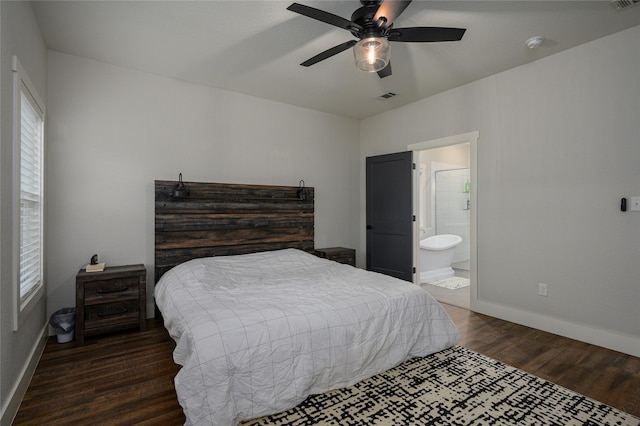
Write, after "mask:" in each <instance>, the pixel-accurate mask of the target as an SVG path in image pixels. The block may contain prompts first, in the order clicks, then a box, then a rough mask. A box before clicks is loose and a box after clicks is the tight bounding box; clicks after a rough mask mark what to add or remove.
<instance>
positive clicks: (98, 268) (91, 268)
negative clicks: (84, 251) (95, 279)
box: [84, 262, 105, 272]
mask: <svg viewBox="0 0 640 426" xmlns="http://www.w3.org/2000/svg"><path fill="white" fill-rule="evenodd" d="M104 267H105V264H104V262H102V263H96V264H95V265H91V264H89V265H87V266H85V267H84V269H85V271H87V272H100V271H104Z"/></svg>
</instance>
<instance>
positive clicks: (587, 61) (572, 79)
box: [360, 26, 640, 356]
mask: <svg viewBox="0 0 640 426" xmlns="http://www.w3.org/2000/svg"><path fill="white" fill-rule="evenodd" d="M638 40H640V26H637V27H634V28H631V29H628V30H626V31H623V32H620V33H617V34H614V35H611V36H608V37H605V38H602V39H599V40H596V41H593V42H591V43H588V44H585V45H582V46H578V47H576V48H573V49H570V50H568V51H565V52H562V53H558V54H556V55H553V56H550V57H547V58H544V59H541V60H538V61H536V62H533V63H530V64H528V65H524V66H521V67H518V68H515V69H512V70H509V71H506V72H503V73H500V74H497V75H494V76H491V77H488V78H485V79H483V80H480V81H477V82H474V83H471V84H469V85H466V86H464V87H460V88H457V89H454V90H451V91H448V92H446V93H442V94H440V95H436V96H433V97H430V98H427V99H424V100H421V101H419V102H416V103H414V104H411V105H408V106H406V107H403V108H398V109H395V110H393V111H390V112H388V113H385V114H381V115H378V116H376V117H372V118H370V119H367V120H363V121H362V122H361V126H360V128H361V179H362V180H363V181H364V158H365V157H366V156H370V155H377V154H383V153H389V152H395V151H403V150H406V148H407V145H409V144H412V143H417V142H421V141H426V140H430V139H436V138H440V137H445V136H449V135H454V134H459V133H465V132H469V131H475V130H479V134H480V139H479V141H478V153H477V155H478V182H477V188H478V193H477V196H478V200H477V218H478V271H477V273H478V276H477V277H478V278H477V292H478V293H477V300H475V303H474V301H473V300H472V307H474V309H476V310H478V311H481V312H485V313H489V314H491V315H494V316H498V317H502V318H506V319H510V320H513V321H516V322H520V323H524V324H527V325H531V326H535V327H538V328H542V329H545V330H549V331H552V332H555V333H558V334H563V335H568V336H570V337H574V338H577V339H580V340H584V341H589V342H592V343H596V344H599V345H602V346H607V347H611V348H614V349H618V350H621V351H623V352H627V353H631V354H634V355H636V356H639V355H640V309H638V306H639V303H640V285H639V283H640V262H639V260H640V212H626V213H622V212H620V198H621V197H630V196H634V195H640V167H638V165H637V162H638V159H640V120H639V119H638V118H639V115H638V112H639V111H640V78H638V76H640V44H638V43H637V41H638ZM363 185H364V184H362V185H361V190H363V188H364V186H363ZM360 216H361V220H363V218H364V203H363V204H362V207H361V214H360ZM364 247H365V245H364V236H363V237H362V238H361V242H360V249H363V248H364ZM538 283H546V284H548V289H549V295H548V297H541V296H538V294H537V291H538Z"/></svg>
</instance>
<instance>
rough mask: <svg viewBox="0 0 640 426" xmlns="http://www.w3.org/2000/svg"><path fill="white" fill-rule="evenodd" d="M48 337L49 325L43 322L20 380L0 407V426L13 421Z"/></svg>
mask: <svg viewBox="0 0 640 426" xmlns="http://www.w3.org/2000/svg"><path fill="white" fill-rule="evenodd" d="M48 337H49V325H48V324H45V325H44V327H43V328H42V332H41V333H40V337H38V340H37V341H36V342H35V344H34V345H33V348H32V349H31V353H30V354H29V360H28V361H27V362H26V363H25V364H24V365H23V367H22V371H21V372H20V380H18V382H17V383H16V384H15V385H14V387H13V389H11V393H10V395H11V396H10V397H9V398H8V399H7V404H6V405H5V406H3V407H2V417H1V418H0V425H1V426H10V425H11V423H13V419H14V418H15V416H16V414H18V409H19V408H20V404H21V403H22V399H23V398H24V395H25V394H26V393H27V388H28V387H29V383H31V378H32V377H33V374H34V373H35V371H36V367H37V366H38V362H39V361H40V357H41V356H42V353H43V352H44V347H45V345H46V344H47V338H48Z"/></svg>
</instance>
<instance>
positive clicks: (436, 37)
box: [387, 27, 466, 42]
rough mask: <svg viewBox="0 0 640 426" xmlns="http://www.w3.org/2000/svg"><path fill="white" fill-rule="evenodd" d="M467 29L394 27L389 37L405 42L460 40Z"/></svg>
mask: <svg viewBox="0 0 640 426" xmlns="http://www.w3.org/2000/svg"><path fill="white" fill-rule="evenodd" d="M465 31H466V29H465V28H445V27H411V28H392V29H391V30H389V33H388V36H387V39H388V40H389V41H403V42H433V41H458V40H460V39H461V38H462V36H463V35H464V32H465Z"/></svg>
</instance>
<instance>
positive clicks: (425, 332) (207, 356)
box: [155, 249, 458, 426]
mask: <svg viewBox="0 0 640 426" xmlns="http://www.w3.org/2000/svg"><path fill="white" fill-rule="evenodd" d="M155 296H156V302H157V304H158V307H159V308H160V311H161V312H162V315H163V317H164V321H165V326H166V328H167V330H169V333H170V335H171V337H172V338H173V339H175V341H176V344H177V346H176V349H175V351H174V354H173V357H174V360H175V362H176V363H178V364H180V365H182V366H183V367H182V368H181V369H180V371H179V372H178V375H177V376H176V379H175V386H176V392H177V395H178V400H179V401H180V404H181V405H182V407H183V409H184V412H185V415H186V417H187V424H188V425H216V426H217V425H229V424H236V423H238V422H239V421H241V420H247V419H252V418H255V417H260V416H263V415H267V414H273V413H277V412H280V411H283V410H285V409H288V408H291V407H294V406H295V405H297V404H299V403H300V402H302V401H303V400H304V399H305V398H306V397H307V396H308V395H310V394H316V393H322V392H326V391H327V390H330V389H335V388H340V387H344V386H349V385H352V384H354V383H356V382H358V381H360V380H363V379H365V378H367V377H370V376H372V375H374V374H377V373H379V372H382V371H384V370H387V369H389V368H391V367H394V366H396V365H398V364H399V363H401V362H403V361H405V360H407V359H409V358H412V357H415V356H424V355H427V354H430V353H433V352H437V351H439V350H442V349H444V348H447V347H449V346H452V345H453V344H454V343H456V342H457V340H458V333H457V331H456V328H455V326H454V324H453V323H452V322H451V320H450V318H449V316H448V315H447V313H446V312H445V310H444V309H443V308H442V307H441V306H440V305H439V304H438V303H437V302H436V301H435V300H434V299H433V298H431V296H429V294H428V293H427V292H426V291H424V290H422V289H421V288H419V287H417V286H415V285H413V284H411V283H408V282H405V281H401V280H398V279H395V278H391V277H388V276H386V275H381V274H377V273H373V272H367V271H364V270H362V269H357V268H354V267H351V266H348V265H342V264H339V263H336V262H332V261H329V260H325V259H321V258H318V257H316V256H313V255H310V254H308V253H305V252H302V251H300V250H295V249H287V250H280V251H274V252H263V253H255V254H249V255H242V256H225V257H211V258H204V259H195V260H191V261H189V262H186V263H184V264H182V265H179V266H177V267H175V268H173V269H172V270H170V271H168V272H167V273H166V274H164V276H163V277H162V279H161V280H160V281H159V283H158V284H157V286H156V289H155Z"/></svg>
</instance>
